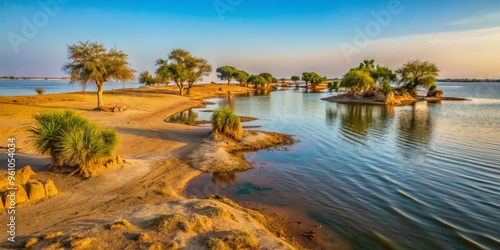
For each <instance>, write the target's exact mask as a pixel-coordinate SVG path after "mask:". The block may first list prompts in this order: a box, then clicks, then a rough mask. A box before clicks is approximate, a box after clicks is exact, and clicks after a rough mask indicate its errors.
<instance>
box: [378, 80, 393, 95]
mask: <svg viewBox="0 0 500 250" xmlns="http://www.w3.org/2000/svg"><path fill="white" fill-rule="evenodd" d="M391 90H392V87H391V84H390V83H389V82H387V81H384V82H382V84H381V85H380V88H379V89H378V91H379V92H380V93H383V94H385V95H387V94H389V92H391Z"/></svg>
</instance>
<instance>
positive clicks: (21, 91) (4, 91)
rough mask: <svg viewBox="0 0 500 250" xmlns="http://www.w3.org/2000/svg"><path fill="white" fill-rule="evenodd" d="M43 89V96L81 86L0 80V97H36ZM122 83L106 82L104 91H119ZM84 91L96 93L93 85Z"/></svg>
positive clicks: (65, 82) (57, 81)
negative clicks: (37, 91) (37, 89)
mask: <svg viewBox="0 0 500 250" xmlns="http://www.w3.org/2000/svg"><path fill="white" fill-rule="evenodd" d="M139 86H143V85H142V84H140V83H138V82H130V83H125V88H137V87H139ZM36 88H43V89H44V90H45V94H55V93H66V92H79V91H82V86H81V85H80V84H78V83H76V84H73V85H70V84H69V81H68V80H0V96H18V95H37V93H36V91H35V89H36ZM121 88H123V84H122V83H111V82H107V83H105V84H104V89H105V90H110V89H121ZM86 91H89V92H90V91H97V87H96V86H95V84H90V85H89V86H88V87H87V88H86Z"/></svg>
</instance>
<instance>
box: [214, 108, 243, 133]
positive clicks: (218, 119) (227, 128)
mask: <svg viewBox="0 0 500 250" xmlns="http://www.w3.org/2000/svg"><path fill="white" fill-rule="evenodd" d="M210 120H211V122H212V127H213V131H214V133H215V134H225V135H227V136H229V137H231V138H233V139H235V140H238V141H239V140H241V138H242V137H243V127H242V126H241V120H240V117H239V116H237V115H236V114H234V112H233V110H232V109H231V108H230V107H229V106H226V107H224V108H218V109H216V110H214V113H213V114H212V117H211V118H210Z"/></svg>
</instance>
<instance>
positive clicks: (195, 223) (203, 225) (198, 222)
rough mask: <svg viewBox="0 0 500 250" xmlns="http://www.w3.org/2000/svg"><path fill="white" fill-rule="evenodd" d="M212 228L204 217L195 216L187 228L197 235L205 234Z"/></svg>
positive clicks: (210, 223) (208, 220)
mask: <svg viewBox="0 0 500 250" xmlns="http://www.w3.org/2000/svg"><path fill="white" fill-rule="evenodd" d="M211 226H212V222H211V221H210V219H209V218H208V217H207V216H205V215H195V217H194V218H193V219H192V220H191V221H190V222H189V228H190V229H191V230H192V231H194V232H197V233H200V232H207V231H209V229H210V227H211Z"/></svg>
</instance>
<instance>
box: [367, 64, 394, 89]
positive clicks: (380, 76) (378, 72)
mask: <svg viewBox="0 0 500 250" xmlns="http://www.w3.org/2000/svg"><path fill="white" fill-rule="evenodd" d="M371 76H372V77H373V80H375V83H377V85H378V86H382V84H384V83H389V84H390V82H393V81H396V80H397V76H396V74H395V73H394V71H392V70H391V69H389V68H388V67H387V66H381V65H377V67H376V69H375V70H374V71H373V72H371Z"/></svg>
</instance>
